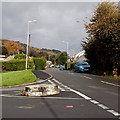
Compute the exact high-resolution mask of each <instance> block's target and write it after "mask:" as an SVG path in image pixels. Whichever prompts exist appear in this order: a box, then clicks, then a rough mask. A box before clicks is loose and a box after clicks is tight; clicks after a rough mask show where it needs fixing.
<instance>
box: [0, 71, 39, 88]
mask: <svg viewBox="0 0 120 120" xmlns="http://www.w3.org/2000/svg"><path fill="white" fill-rule="evenodd" d="M0 74H1V75H0V76H2V80H0V86H2V87H3V86H4V87H5V86H15V85H21V84H26V83H31V82H34V81H36V79H37V78H36V76H35V75H34V74H33V73H32V70H22V71H11V72H6V73H0Z"/></svg>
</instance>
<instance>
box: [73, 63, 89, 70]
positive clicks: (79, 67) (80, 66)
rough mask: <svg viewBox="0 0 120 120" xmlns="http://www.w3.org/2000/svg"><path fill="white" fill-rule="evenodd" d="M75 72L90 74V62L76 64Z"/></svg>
mask: <svg viewBox="0 0 120 120" xmlns="http://www.w3.org/2000/svg"><path fill="white" fill-rule="evenodd" d="M74 72H90V65H89V63H88V62H76V64H75V66H74Z"/></svg>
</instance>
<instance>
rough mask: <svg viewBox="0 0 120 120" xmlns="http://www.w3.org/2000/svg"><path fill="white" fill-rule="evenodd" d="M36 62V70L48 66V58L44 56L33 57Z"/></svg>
mask: <svg viewBox="0 0 120 120" xmlns="http://www.w3.org/2000/svg"><path fill="white" fill-rule="evenodd" d="M33 61H34V64H35V70H44V69H45V66H46V59H45V58H44V57H41V58H39V57H38V58H33Z"/></svg>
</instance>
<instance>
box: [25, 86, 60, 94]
mask: <svg viewBox="0 0 120 120" xmlns="http://www.w3.org/2000/svg"><path fill="white" fill-rule="evenodd" d="M59 93H60V89H59V88H58V86H57V85H55V84H39V85H29V86H26V87H25V95H26V96H49V95H55V94H59Z"/></svg>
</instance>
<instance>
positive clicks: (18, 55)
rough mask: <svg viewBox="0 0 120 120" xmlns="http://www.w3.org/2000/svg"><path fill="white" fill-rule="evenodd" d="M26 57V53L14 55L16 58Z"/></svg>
mask: <svg viewBox="0 0 120 120" xmlns="http://www.w3.org/2000/svg"><path fill="white" fill-rule="evenodd" d="M25 58H26V55H25V54H16V55H15V56H14V59H25Z"/></svg>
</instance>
